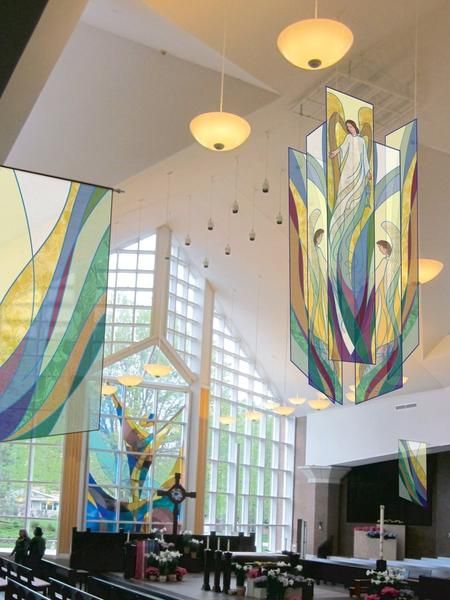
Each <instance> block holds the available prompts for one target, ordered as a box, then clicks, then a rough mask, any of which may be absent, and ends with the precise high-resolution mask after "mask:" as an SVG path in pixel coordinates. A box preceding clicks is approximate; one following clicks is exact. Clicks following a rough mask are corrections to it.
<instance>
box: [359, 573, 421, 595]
mask: <svg viewBox="0 0 450 600" xmlns="http://www.w3.org/2000/svg"><path fill="white" fill-rule="evenodd" d="M366 575H367V576H368V577H370V587H369V593H368V594H366V600H394V599H395V600H412V598H414V593H413V592H412V590H410V589H408V586H407V584H406V582H405V575H404V573H403V572H402V571H401V570H400V569H392V568H388V569H387V570H386V571H374V570H369V571H366Z"/></svg>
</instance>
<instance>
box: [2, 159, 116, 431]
mask: <svg viewBox="0 0 450 600" xmlns="http://www.w3.org/2000/svg"><path fill="white" fill-rule="evenodd" d="M111 201H112V190H111V189H109V188H104V187H98V186H95V185H89V184H85V183H78V182H75V181H69V180H65V179H59V178H55V177H48V176H45V175H39V174H35V173H29V172H25V171H20V170H17V169H11V168H8V167H1V168H0V212H1V217H2V218H1V220H0V248H1V255H2V257H8V258H7V260H2V261H1V265H0V273H1V277H0V338H1V340H2V343H1V345H0V441H3V440H19V439H25V438H31V437H42V436H48V435H56V434H64V433H69V432H75V431H86V430H92V429H96V428H98V423H99V407H100V398H101V380H102V362H103V342H104V331H105V313H106V288H107V275H108V258H109V239H110V224H111Z"/></svg>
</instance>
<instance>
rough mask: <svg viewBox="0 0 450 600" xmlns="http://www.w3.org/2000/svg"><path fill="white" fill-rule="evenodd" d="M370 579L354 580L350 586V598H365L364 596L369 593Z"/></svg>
mask: <svg viewBox="0 0 450 600" xmlns="http://www.w3.org/2000/svg"><path fill="white" fill-rule="evenodd" d="M369 586H370V579H355V580H354V582H353V585H352V586H350V588H349V592H350V598H357V599H358V600H360V599H361V598H364V597H365V594H367V592H368V591H369Z"/></svg>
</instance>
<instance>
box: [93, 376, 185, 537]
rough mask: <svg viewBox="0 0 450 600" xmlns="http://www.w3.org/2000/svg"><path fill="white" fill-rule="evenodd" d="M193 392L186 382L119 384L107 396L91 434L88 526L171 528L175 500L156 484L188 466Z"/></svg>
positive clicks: (170, 479)
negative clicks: (162, 494) (189, 408)
mask: <svg viewBox="0 0 450 600" xmlns="http://www.w3.org/2000/svg"><path fill="white" fill-rule="evenodd" d="M122 368H123V365H122ZM188 397H189V392H188V388H187V386H186V385H184V386H178V387H176V386H174V385H172V386H171V387H170V389H165V388H164V387H163V385H161V386H149V385H140V386H137V387H128V388H125V387H123V386H119V388H118V391H117V393H116V394H114V395H113V396H107V397H104V398H103V400H102V409H101V417H100V429H99V430H98V431H93V432H91V433H90V434H89V481H88V496H87V507H86V526H87V527H90V528H91V529H92V531H117V530H118V529H119V528H123V529H124V530H125V531H141V532H148V531H150V529H151V528H152V527H153V526H155V525H156V526H158V527H161V526H164V527H166V528H171V524H172V505H171V503H170V502H168V501H167V499H166V498H159V497H158V496H157V494H156V490H158V489H168V488H169V487H170V486H171V485H172V484H173V479H174V474H175V473H177V472H180V473H184V472H185V469H184V466H183V462H184V457H185V445H186V415H187V404H188ZM182 518H183V515H181V520H182Z"/></svg>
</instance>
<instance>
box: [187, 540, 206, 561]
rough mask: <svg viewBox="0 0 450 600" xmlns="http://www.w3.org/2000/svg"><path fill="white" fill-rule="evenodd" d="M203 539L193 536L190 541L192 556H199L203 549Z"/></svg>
mask: <svg viewBox="0 0 450 600" xmlns="http://www.w3.org/2000/svg"><path fill="white" fill-rule="evenodd" d="M202 546H203V540H198V539H197V538H191V539H190V541H189V548H190V551H191V558H197V553H198V552H199V551H200V550H201V549H202Z"/></svg>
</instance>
